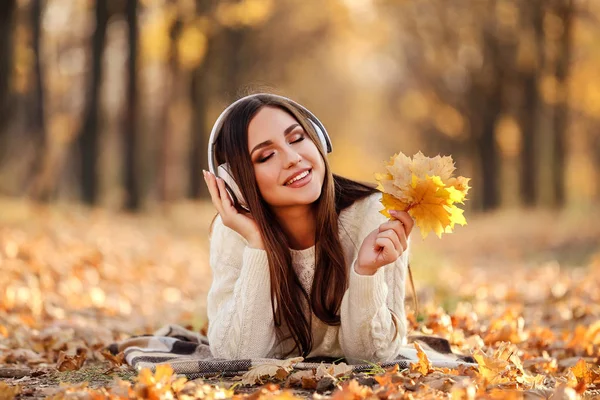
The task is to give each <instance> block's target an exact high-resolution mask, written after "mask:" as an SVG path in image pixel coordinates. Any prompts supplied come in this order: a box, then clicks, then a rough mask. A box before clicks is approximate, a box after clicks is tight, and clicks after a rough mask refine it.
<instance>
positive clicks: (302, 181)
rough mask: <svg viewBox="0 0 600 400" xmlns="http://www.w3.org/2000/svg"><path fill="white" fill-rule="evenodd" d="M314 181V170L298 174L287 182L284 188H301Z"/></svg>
mask: <svg viewBox="0 0 600 400" xmlns="http://www.w3.org/2000/svg"><path fill="white" fill-rule="evenodd" d="M311 180H312V169H309V170H306V171H303V172H301V173H299V174H296V176H294V177H293V178H292V179H290V180H289V181H287V182H286V183H285V185H284V186H287V187H290V188H299V187H302V186H304V185H306V184H308V183H309V182H310V181H311Z"/></svg>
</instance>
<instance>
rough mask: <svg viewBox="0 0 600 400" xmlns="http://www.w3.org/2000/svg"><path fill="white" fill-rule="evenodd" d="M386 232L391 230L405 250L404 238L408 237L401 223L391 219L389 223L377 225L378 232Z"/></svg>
mask: <svg viewBox="0 0 600 400" xmlns="http://www.w3.org/2000/svg"><path fill="white" fill-rule="evenodd" d="M387 230H393V231H394V232H395V233H396V235H397V236H398V239H399V240H400V243H402V244H403V249H404V250H406V243H407V240H406V238H407V237H408V234H407V233H406V231H407V229H406V227H405V226H404V224H403V223H402V221H400V220H397V219H393V220H391V221H387V222H384V223H383V224H381V225H379V232H385V231H387ZM409 232H410V231H409Z"/></svg>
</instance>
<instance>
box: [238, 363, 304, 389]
mask: <svg viewBox="0 0 600 400" xmlns="http://www.w3.org/2000/svg"><path fill="white" fill-rule="evenodd" d="M303 359H304V358H302V357H294V358H288V359H286V360H274V361H273V362H272V363H268V364H261V365H257V366H254V367H252V368H250V370H249V371H248V372H246V373H244V375H242V378H241V382H242V384H244V385H254V384H256V383H262V382H263V379H268V378H276V379H280V380H283V379H285V378H287V376H288V375H289V372H290V371H291V370H292V369H293V368H294V365H296V364H298V363H299V362H300V361H302V360H303Z"/></svg>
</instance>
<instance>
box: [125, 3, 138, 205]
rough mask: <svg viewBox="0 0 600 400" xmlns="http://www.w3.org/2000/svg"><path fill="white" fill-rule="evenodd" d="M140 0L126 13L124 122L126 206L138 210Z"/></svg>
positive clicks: (129, 5)
mask: <svg viewBox="0 0 600 400" xmlns="http://www.w3.org/2000/svg"><path fill="white" fill-rule="evenodd" d="M137 9H138V0H127V6H126V15H127V26H128V34H129V60H128V64H127V75H128V77H127V101H126V105H125V107H126V109H125V116H124V121H123V122H124V123H123V139H124V146H123V148H124V155H123V156H124V182H123V183H124V186H125V193H126V198H125V208H126V209H127V210H129V211H136V210H138V209H139V208H140V192H139V185H138V183H139V181H138V180H137V177H138V174H137V166H138V157H137V142H138V123H137V116H138V112H137V110H138V104H137V103H138V101H137V99H138V96H137V73H136V72H137V59H138V58H137V49H138V23H137Z"/></svg>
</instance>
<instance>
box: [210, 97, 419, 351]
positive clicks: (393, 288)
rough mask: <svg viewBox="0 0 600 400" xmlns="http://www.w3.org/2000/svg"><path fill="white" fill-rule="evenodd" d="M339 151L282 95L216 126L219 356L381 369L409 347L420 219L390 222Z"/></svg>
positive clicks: (214, 308) (215, 325)
mask: <svg viewBox="0 0 600 400" xmlns="http://www.w3.org/2000/svg"><path fill="white" fill-rule="evenodd" d="M329 151H331V143H330V141H329V137H328V135H327V132H326V130H325V128H324V127H323V125H322V124H321V122H320V121H319V120H318V119H316V117H314V115H313V114H312V113H310V111H308V110H307V109H306V108H304V107H302V106H301V105H299V104H297V103H295V102H293V101H291V100H289V99H286V98H283V97H280V96H276V95H271V94H256V95H251V96H247V97H245V98H242V99H240V100H238V101H237V102H235V103H234V104H232V105H231V106H229V107H228V108H227V109H226V110H225V111H224V112H223V114H221V116H220V117H219V119H217V122H216V123H215V127H214V128H213V133H212V135H211V140H210V143H209V165H210V169H211V171H212V172H207V171H204V178H205V180H206V184H207V186H208V189H209V191H210V195H211V199H212V203H213V204H214V206H215V208H216V209H217V211H218V216H217V217H216V219H215V220H214V222H213V224H212V227H211V239H210V265H211V268H212V272H213V283H212V286H211V289H210V291H209V294H208V319H209V328H208V338H209V343H210V348H211V351H212V353H213V355H214V356H215V357H220V358H227V359H243V358H265V357H268V358H283V357H289V356H295V355H301V356H304V357H307V358H310V357H317V356H325V357H336V358H337V357H345V358H346V359H347V360H349V361H350V362H353V361H354V362H360V361H363V362H364V361H365V360H368V361H373V362H377V361H386V360H391V359H394V357H395V356H396V355H397V353H398V350H399V348H400V347H401V346H402V345H404V344H405V343H406V316H405V311H404V291H405V288H404V284H405V274H406V269H407V260H408V237H409V234H410V232H411V230H412V228H413V225H414V223H413V220H412V218H411V217H410V216H409V215H408V214H407V213H406V212H395V213H393V214H392V215H393V217H394V218H393V219H392V220H388V219H386V218H385V217H384V216H383V215H381V214H380V213H379V210H381V209H382V206H381V203H380V199H381V193H380V192H378V191H377V190H376V189H375V188H373V187H371V186H367V185H364V184H361V183H358V182H355V181H352V180H350V179H346V178H343V177H341V176H338V175H334V174H333V173H332V172H331V169H330V167H329V164H328V161H327V152H329ZM217 165H218V166H219V167H216V166H217ZM215 173H216V174H217V175H218V176H219V177H217V176H215ZM222 178H225V180H226V181H227V183H228V184H226V182H225V181H224V180H223V179H222Z"/></svg>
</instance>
